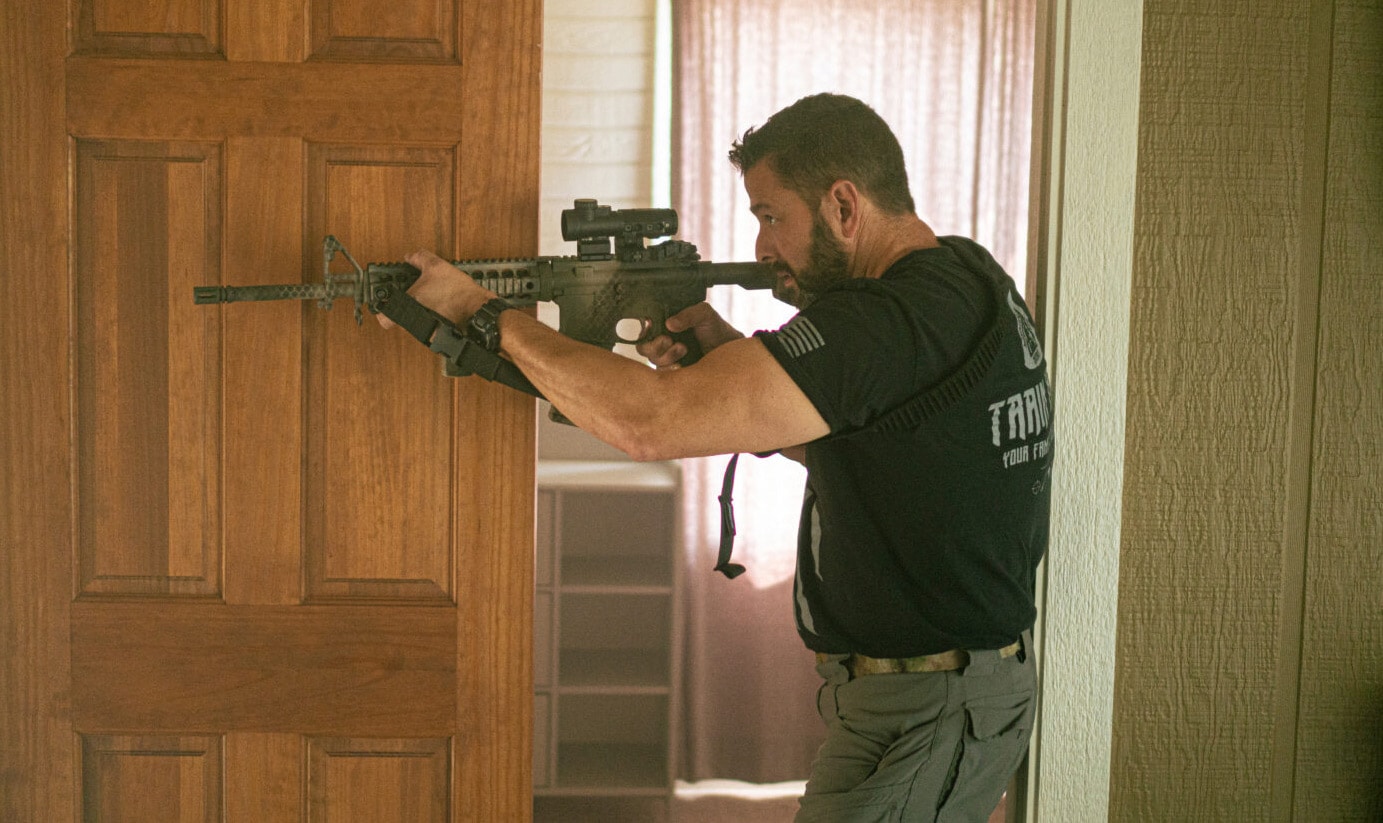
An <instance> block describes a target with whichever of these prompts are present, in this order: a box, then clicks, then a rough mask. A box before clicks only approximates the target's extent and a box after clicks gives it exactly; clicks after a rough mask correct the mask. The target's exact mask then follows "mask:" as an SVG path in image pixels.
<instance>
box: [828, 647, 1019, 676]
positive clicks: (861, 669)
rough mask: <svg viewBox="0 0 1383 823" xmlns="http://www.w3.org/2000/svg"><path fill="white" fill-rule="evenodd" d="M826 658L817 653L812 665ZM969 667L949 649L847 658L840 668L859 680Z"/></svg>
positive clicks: (1002, 652) (1010, 651)
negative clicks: (872, 675) (867, 676)
mask: <svg viewBox="0 0 1383 823" xmlns="http://www.w3.org/2000/svg"><path fill="white" fill-rule="evenodd" d="M1021 647H1022V641H1021V640H1015V641H1013V642H1012V643H1010V644H1009V645H1007V646H1004V647H1003V648H1002V649H999V657H1001V658H1003V657H1012V656H1014V655H1015V654H1017V653H1018V649H1019V648H1021ZM829 657H831V655H828V654H825V653H823V652H817V653H816V662H818V663H822V662H825V661H826V660H827V659H828V658H829ZM969 663H970V652H968V651H965V650H964V649H951V650H950V651H945V652H938V653H936V654H924V655H921V656H920V657H868V656H866V655H863V654H851V655H850V656H849V657H847V658H845V660H844V661H842V665H844V666H845V668H846V670H847V671H849V672H850V676H851V677H863V676H864V675H866V674H904V673H909V672H911V673H918V672H953V671H955V670H957V669H963V668H965V667H966V665H967V664H969Z"/></svg>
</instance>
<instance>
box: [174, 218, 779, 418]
mask: <svg viewBox="0 0 1383 823" xmlns="http://www.w3.org/2000/svg"><path fill="white" fill-rule="evenodd" d="M676 232H677V212H676V211H674V210H672V209H621V210H618V211H616V210H612V209H611V208H610V207H609V206H602V205H600V204H599V203H597V202H596V201H595V200H577V201H576V203H575V207H574V208H571V209H566V210H564V211H563V212H562V239H564V240H568V241H576V243H577V254H576V255H575V256H571V257H530V258H520V259H510V260H458V261H454V262H453V263H452V265H454V266H456V267H457V268H458V269H460V270H462V271H463V272H465V273H466V274H468V275H470V276H471V277H472V278H473V279H474V280H475V281H476V282H477V283H479V284H481V285H482V286H484V287H485V288H487V289H489V290H491V291H493V292H494V293H495V294H498V295H499V296H500V297H503V298H505V299H506V300H508V301H509V302H510V303H512V304H514V305H516V306H531V305H533V304H534V303H538V302H554V303H556V304H557V306H558V308H559V309H560V311H561V316H560V318H559V321H558V331H560V332H561V333H562V334H565V335H566V336H568V337H571V338H573V339H575V340H580V341H582V342H584V343H590V344H591V345H594V346H600V347H601V348H604V349H612V348H614V346H615V345H616V344H617V343H621V342H623V343H641V342H644V341H646V340H650V339H652V338H654V337H657V336H658V335H660V334H666V333H668V332H667V327H666V325H665V323H666V320H667V318H668V317H670V316H672V315H674V314H676V313H677V312H679V311H681V310H683V309H685V308H687V307H688V306H692V305H695V304H696V303H700V302H702V301H703V300H705V299H706V290H707V289H708V288H710V287H711V286H719V285H736V286H740V287H741V288H745V289H767V288H772V287H773V284H774V279H775V278H774V275H773V272H772V270H771V269H770V268H769V267H768V266H766V265H762V264H759V263H707V262H702V261H701V259H700V255H699V254H697V251H696V246H694V245H692V244H691V243H686V242H683V241H680V240H666V241H664V242H662V243H658V244H656V245H653V246H646V245H645V242H644V241H645V240H648V239H654V238H659V237H666V236H669V235H672V234H675V233H676ZM337 252H340V253H341V254H342V256H344V257H345V258H346V260H347V261H349V263H350V265H351V269H352V270H351V271H349V272H346V273H343V274H333V273H332V271H331V268H332V262H333V261H334V260H335V258H336V254H337ZM322 257H323V263H322V282H321V283H297V284H287V285H275V286H198V287H196V288H194V289H193V299H194V300H195V302H197V303H236V302H240V301H246V300H316V301H318V303H319V305H321V306H322V308H328V309H329V308H331V305H332V303H333V302H334V301H336V300H338V299H340V298H343V297H348V298H351V299H353V300H354V301H355V319H356V323H360V322H361V320H362V317H363V312H364V310H365V309H368V310H369V311H370V312H372V313H374V314H382V315H384V316H385V317H388V318H389V319H390V320H393V321H394V322H395V323H397V324H398V325H400V326H402V327H403V328H404V329H406V330H407V331H408V332H409V333H410V334H412V335H413V336H414V337H415V338H417V339H418V340H419V341H420V342H422V343H423V344H424V345H426V346H428V347H429V348H430V349H432V350H433V351H435V352H437V353H438V354H440V355H441V356H442V357H443V359H444V360H445V361H446V373H447V374H448V375H449V376H452V377H462V376H466V375H471V374H475V375H479V376H480V377H483V378H485V379H487V380H492V381H495V382H498V383H502V384H504V385H506V386H509V387H511V388H515V389H518V390H520V391H523V392H526V393H528V394H531V395H533V396H535V397H542V393H541V392H539V391H538V390H537V389H536V388H535V387H534V386H533V384H532V383H530V382H529V381H528V378H526V377H524V375H523V373H522V372H520V371H519V369H518V368H517V367H516V366H514V365H513V364H512V363H510V362H509V361H508V360H505V359H503V358H501V357H499V356H498V355H495V354H492V353H491V352H489V351H486V350H485V349H484V348H482V347H481V346H479V345H477V344H476V343H474V342H472V341H471V340H470V339H468V338H467V337H466V334H465V332H464V331H463V330H461V329H459V328H457V327H456V326H455V325H454V324H452V323H451V322H450V321H448V320H447V319H446V318H443V317H441V316H439V315H437V314H436V313H434V312H432V311H431V310H429V309H428V308H426V307H425V306H423V305H422V304H420V303H418V302H417V301H416V300H414V299H413V298H412V297H411V296H410V295H408V294H407V291H408V287H409V286H411V285H413V282H414V281H415V280H417V279H418V275H419V271H418V269H417V268H415V267H414V266H412V265H409V264H408V263H369V264H367V265H366V266H364V267H362V266H361V265H360V264H359V263H357V262H355V258H353V257H351V254H350V252H349V251H347V250H346V248H345V247H344V246H343V245H341V243H340V242H339V241H338V240H337V239H336V238H335V237H333V236H331V235H328V236H327V237H326V239H325V240H323V241H322ZM673 337H674V338H676V339H677V340H678V341H679V342H681V343H683V344H684V345H686V347H687V355H686V357H684V358H683V359H682V361H681V362H682V364H683V365H689V364H691V363H694V362H696V361H697V360H699V359H700V358H701V347H700V346H699V345H698V344H697V342H696V339H695V337H694V336H693V335H692V334H691V332H690V330H688V331H684V332H680V333H678V334H674V335H673ZM554 418H557V415H554Z"/></svg>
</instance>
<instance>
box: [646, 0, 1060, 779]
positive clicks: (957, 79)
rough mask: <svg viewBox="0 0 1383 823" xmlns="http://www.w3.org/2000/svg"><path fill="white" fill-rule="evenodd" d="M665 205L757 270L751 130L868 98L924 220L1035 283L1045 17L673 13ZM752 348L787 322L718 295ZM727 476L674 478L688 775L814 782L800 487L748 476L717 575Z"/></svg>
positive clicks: (781, 312)
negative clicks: (720, 499)
mask: <svg viewBox="0 0 1383 823" xmlns="http://www.w3.org/2000/svg"><path fill="white" fill-rule="evenodd" d="M672 5H673V26H674V35H673V36H674V58H673V66H674V68H673V73H674V95H675V97H674V100H675V104H674V112H675V114H674V119H675V124H674V129H673V141H674V145H673V205H674V206H675V207H676V208H677V210H678V214H679V216H680V220H681V231H680V235H681V236H682V237H684V238H688V239H690V240H692V241H693V242H695V243H697V245H698V248H699V249H700V251H701V255H702V258H703V259H707V260H714V261H732V260H751V259H753V255H754V236H755V231H756V228H755V224H754V220H753V218H752V217H751V216H750V215H749V211H748V205H749V204H748V201H747V198H746V196H745V194H744V191H743V188H742V186H741V183H740V179H739V174H738V172H736V171H735V170H734V168H733V167H732V166H731V165H730V163H729V162H728V160H727V158H726V153H727V152H728V151H729V148H730V144H731V142H732V141H733V140H735V139H736V138H737V137H739V136H740V135H742V134H743V132H744V130H745V128H746V127H748V126H757V125H761V124H762V123H763V122H764V120H765V119H767V118H768V116H769V115H771V114H772V113H773V112H775V111H777V110H778V109H780V108H782V107H784V106H787V105H789V104H790V103H792V102H793V101H795V100H797V99H799V98H801V97H803V96H806V95H808V94H814V93H817V92H823V91H830V92H839V93H844V94H850V95H853V96H855V97H858V98H860V99H861V100H864V101H865V102H866V103H868V104H870V105H871V106H873V107H874V109H875V110H876V111H878V112H879V114H880V115H882V116H883V118H884V119H885V120H886V121H887V122H888V123H889V124H890V125H891V126H892V127H893V129H894V131H895V133H896V134H898V136H899V139H900V141H901V142H902V144H903V149H904V153H905V155H906V157H907V161H908V173H909V182H910V184H911V188H912V192H913V196H914V198H915V199H916V201H917V208H918V214H919V215H920V216H921V217H922V218H923V219H924V220H926V221H928V222H929V223H930V224H931V225H932V227H933V228H934V229H935V230H936V232H937V233H938V234H943V235H944V234H962V235H966V236H969V237H973V238H975V239H977V240H978V241H979V242H981V243H982V244H984V245H985V246H986V247H987V248H989V250H990V251H991V252H992V253H993V254H994V255H995V257H996V258H997V259H998V260H999V262H1000V263H1002V264H1004V265H1005V267H1006V268H1007V270H1008V271H1009V272H1010V274H1013V275H1014V277H1015V279H1017V280H1019V281H1020V291H1021V278H1022V275H1023V273H1024V270H1025V268H1026V254H1025V253H1026V246H1027V211H1028V154H1029V146H1030V143H1031V102H1032V74H1033V44H1034V39H1035V31H1034V28H1035V23H1034V21H1035V8H1036V0H1014V2H1008V0H988V1H987V2H986V0H873V2H859V0H854V2H845V0H673V3H672ZM715 291H716V292H727V293H725V294H716V295H715V296H714V297H713V303H714V304H715V305H716V308H717V309H718V310H719V311H720V312H721V314H722V315H724V316H725V317H726V318H727V319H728V320H729V321H730V322H731V323H732V324H734V325H735V326H736V327H737V328H739V329H741V330H742V331H745V332H746V333H748V332H750V331H753V330H755V329H763V328H776V327H778V326H780V325H782V323H784V322H786V320H787V319H788V318H789V317H791V315H792V311H791V309H790V308H788V307H786V306H783V305H781V304H778V303H776V302H775V301H774V300H773V299H772V297H771V296H770V295H768V294H765V293H749V292H744V291H739V290H727V289H717V290H715ZM726 460H727V458H724V457H721V458H707V459H699V460H688V461H685V465H684V475H683V476H684V492H683V494H684V499H683V511H684V517H683V523H684V531H685V545H686V546H687V549H688V552H687V571H686V574H685V575H684V579H685V580H686V581H687V591H686V597H685V602H686V609H685V615H684V616H685V620H686V629H687V631H686V635H685V636H686V643H685V647H684V653H685V654H684V656H685V663H684V666H683V671H684V675H685V681H684V684H683V693H684V696H685V698H686V700H685V705H686V714H685V716H684V718H683V723H682V729H683V734H682V737H683V742H684V751H683V756H682V766H681V772H682V774H681V777H683V778H684V779H688V780H705V779H713V778H728V779H736V780H745V781H750V782H758V783H770V782H779V781H787V780H801V779H805V778H806V776H807V773H808V769H809V766H810V763H811V760H812V757H813V755H814V754H815V752H816V749H817V747H818V746H819V744H820V740H821V739H822V735H823V727H822V724H821V721H820V720H819V718H818V717H817V716H816V708H815V701H814V695H815V694H816V690H817V688H818V686H819V685H820V683H819V679H818V678H817V676H816V672H815V670H814V659H813V657H812V655H811V653H809V652H808V651H806V649H805V648H804V647H803V646H802V643H801V641H800V639H799V638H798V637H797V633H796V628H795V625H794V623H793V616H792V575H793V566H794V562H795V540H796V533H797V518H798V509H799V507H800V505H801V497H802V489H803V483H804V480H805V472H804V470H803V469H802V468H801V467H800V466H798V465H797V464H795V463H792V462H791V461H788V460H786V459H784V458H780V457H773V458H767V459H756V458H754V457H751V456H745V457H742V458H741V459H740V461H739V470H738V479H737V483H736V488H735V506H736V515H737V521H738V523H737V525H738V528H739V537H738V539H737V540H736V546H735V552H736V559H737V560H738V561H739V562H742V563H744V564H745V565H746V566H747V567H748V572H746V574H745V575H743V576H742V577H740V578H738V579H736V580H734V581H729V580H726V579H725V578H724V577H722V576H721V575H718V574H712V573H711V568H712V566H713V565H714V563H715V554H716V548H717V544H718V539H719V529H720V521H719V509H718V505H717V502H716V497H717V495H718V494H719V493H720V482H721V474H722V472H723V470H724V466H725V463H726Z"/></svg>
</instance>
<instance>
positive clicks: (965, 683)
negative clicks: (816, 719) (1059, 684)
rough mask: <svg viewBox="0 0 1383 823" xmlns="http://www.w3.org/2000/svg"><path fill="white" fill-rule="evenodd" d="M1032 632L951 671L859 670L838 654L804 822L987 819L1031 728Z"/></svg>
mask: <svg viewBox="0 0 1383 823" xmlns="http://www.w3.org/2000/svg"><path fill="white" fill-rule="evenodd" d="M1031 648H1032V643H1031V636H1030V635H1029V633H1027V632H1024V633H1023V648H1022V650H1021V651H1020V652H1019V653H1018V654H1016V655H1014V656H1012V657H1008V658H1000V657H999V653H998V652H995V651H982V652H972V653H971V659H970V664H969V665H968V666H966V667H965V668H964V669H960V670H957V671H950V672H928V673H922V674H869V675H864V676H862V677H858V678H855V679H853V680H852V679H851V678H850V674H849V672H847V671H846V670H845V667H844V666H843V665H842V664H841V662H840V661H841V659H843V655H842V656H839V657H837V656H832V657H830V658H828V659H827V660H825V661H823V662H821V663H819V664H818V665H817V667H816V668H817V671H818V672H819V673H820V674H821V676H822V678H823V679H824V680H825V681H826V682H825V684H823V685H822V687H821V691H820V692H819V693H818V695H817V711H818V712H819V713H820V714H821V718H822V719H823V720H824V721H826V727H827V731H826V742H825V743H823V744H822V746H821V749H820V750H819V751H818V752H817V756H816V761H815V762H814V763H813V764H812V773H811V778H810V779H809V780H808V781H807V791H806V795H805V796H804V797H803V798H802V800H801V802H800V808H799V809H798V812H797V817H796V818H795V819H796V821H797V823H934V822H935V823H963V822H964V823H968V822H969V821H974V822H975V823H984V821H986V820H988V818H989V815H990V813H992V812H993V811H994V808H995V807H996V806H997V805H998V804H999V799H1000V797H1002V795H1003V792H1004V788H1005V787H1006V786H1007V785H1008V781H1009V778H1010V777H1012V776H1013V773H1014V771H1015V770H1016V769H1017V768H1018V765H1019V763H1020V762H1021V761H1022V759H1023V754H1024V753H1025V752H1026V751H1027V748H1028V739H1029V737H1031V735H1032V726H1033V722H1032V721H1033V713H1034V691H1035V689H1036V675H1035V663H1034V661H1033V659H1032V654H1031V652H1030V651H1029V650H1030V649H1031Z"/></svg>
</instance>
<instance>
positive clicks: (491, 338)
mask: <svg viewBox="0 0 1383 823" xmlns="http://www.w3.org/2000/svg"><path fill="white" fill-rule="evenodd" d="M512 308H514V307H513V306H512V305H510V304H509V301H508V300H505V299H504V298H502V297H495V298H491V299H490V300H487V301H486V302H485V305H483V306H481V307H480V308H479V309H477V310H476V313H475V314H473V315H471V320H470V322H469V323H467V324H466V336H467V337H469V338H470V339H471V341H472V342H473V343H475V344H477V345H479V346H480V347H481V348H482V349H484V350H485V351H489V352H497V351H499V315H500V313H501V312H503V311H504V310H505V309H512Z"/></svg>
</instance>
